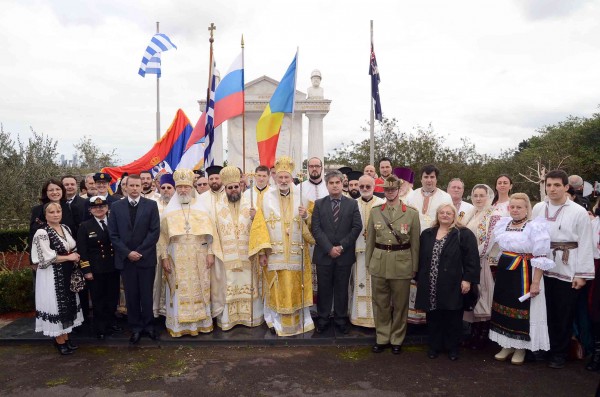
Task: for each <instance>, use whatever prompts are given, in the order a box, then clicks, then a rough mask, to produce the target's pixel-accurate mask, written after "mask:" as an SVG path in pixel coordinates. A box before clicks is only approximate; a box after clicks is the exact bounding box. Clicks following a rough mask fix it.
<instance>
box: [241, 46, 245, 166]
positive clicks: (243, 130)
mask: <svg viewBox="0 0 600 397" xmlns="http://www.w3.org/2000/svg"><path fill="white" fill-rule="evenodd" d="M244 68H245V66H244V35H243V34H242V88H243V89H245V87H244V84H245V83H246V81H245V76H244ZM242 159H243V161H242V172H243V173H244V174H245V173H246V94H245V92H244V99H243V101H242Z"/></svg>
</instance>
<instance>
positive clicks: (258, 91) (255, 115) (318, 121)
mask: <svg viewBox="0 0 600 397" xmlns="http://www.w3.org/2000/svg"><path fill="white" fill-rule="evenodd" d="M311 82H312V86H311V87H309V88H308V90H307V91H308V97H307V95H306V94H305V93H303V92H301V91H299V90H296V106H295V113H294V126H293V129H290V127H291V123H292V117H291V114H286V115H285V117H284V119H283V124H282V126H281V131H280V133H279V142H278V143H277V153H276V156H275V157H276V158H277V157H279V156H282V155H289V156H291V157H292V158H293V159H294V161H295V163H296V164H295V166H296V170H300V169H301V168H302V161H303V160H304V159H305V158H304V156H303V155H302V153H303V150H302V149H303V148H302V143H304V144H305V145H306V144H308V151H307V153H308V157H307V158H311V157H318V158H320V159H321V160H323V158H324V156H325V150H324V144H323V118H324V117H325V115H326V114H327V113H328V112H329V107H330V105H331V100H329V99H324V96H323V88H322V87H320V83H321V72H319V71H318V70H313V72H312V73H311ZM278 84H279V82H278V81H277V80H274V79H272V78H270V77H268V76H262V77H259V78H258V79H255V80H252V81H250V82H248V83H246V85H245V110H246V117H245V125H246V171H249V170H254V168H256V167H257V166H258V165H259V159H258V146H257V144H256V123H257V122H258V119H259V118H260V116H261V115H262V113H263V111H264V109H265V107H266V106H267V104H268V103H269V100H270V99H271V96H272V95H273V92H275V88H277V85H278ZM198 104H199V105H200V111H201V112H202V111H204V109H205V108H206V100H200V101H198ZM303 115H306V117H308V141H307V140H306V139H302V137H303V134H304V133H303V130H302V126H303V123H302V121H303V117H302V116H303ZM226 123H227V156H226V157H227V160H228V164H229V165H234V166H238V167H240V168H242V166H243V157H242V146H243V145H242V142H243V138H242V116H238V117H234V118H232V119H230V120H228V121H227V122H226ZM219 130H221V128H219V129H215V142H214V144H213V150H215V149H216V148H217V147H220V148H223V143H222V142H223V133H222V132H221V131H219ZM290 131H291V135H290ZM290 141H291V145H290ZM290 147H291V153H290ZM214 157H215V164H223V158H224V156H223V149H221V150H220V151H219V152H217V150H215V151H214Z"/></svg>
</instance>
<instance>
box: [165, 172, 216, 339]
mask: <svg viewBox="0 0 600 397" xmlns="http://www.w3.org/2000/svg"><path fill="white" fill-rule="evenodd" d="M173 179H174V180H175V190H176V193H175V195H174V196H173V198H171V200H170V201H169V204H168V205H167V208H165V210H164V212H163V215H162V218H161V222H160V238H159V240H158V247H157V254H158V256H159V257H160V260H161V264H162V267H163V271H164V275H165V278H166V280H167V285H166V312H167V313H166V314H167V316H166V317H167V319H166V323H165V324H166V327H167V331H168V332H169V334H170V335H171V336H172V337H179V336H182V335H198V333H200V332H204V333H207V332H211V331H212V329H213V320H212V318H213V312H214V309H213V308H212V306H214V304H213V302H212V296H211V295H212V294H211V293H212V292H213V291H212V290H211V273H212V271H213V268H214V265H215V261H216V259H217V258H219V259H221V260H222V253H221V247H220V246H219V239H218V238H213V237H214V236H216V231H215V230H214V227H213V223H212V222H211V220H210V217H209V214H208V211H207V209H206V208H205V206H204V204H203V203H202V201H201V200H200V199H199V198H198V197H196V191H195V190H194V188H193V184H194V173H193V172H192V171H191V170H188V169H179V170H177V171H175V173H174V174H173Z"/></svg>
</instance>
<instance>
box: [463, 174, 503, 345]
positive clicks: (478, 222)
mask: <svg viewBox="0 0 600 397" xmlns="http://www.w3.org/2000/svg"><path fill="white" fill-rule="evenodd" d="M493 199H494V191H493V190H492V188H490V187H489V186H488V185H484V184H479V185H475V186H474V187H473V190H471V201H472V202H473V206H474V208H473V209H472V210H470V211H469V212H468V213H467V214H466V215H465V219H464V221H465V224H466V226H467V227H468V228H469V229H470V230H471V231H472V232H473V233H475V237H476V238H477V246H478V248H479V259H480V264H481V274H480V276H479V279H480V284H479V299H478V300H477V304H476V305H475V307H474V308H473V311H468V312H465V314H464V320H465V321H466V322H468V323H471V336H470V337H469V339H468V340H467V342H466V346H468V347H471V348H472V349H482V348H484V347H485V345H486V344H487V341H488V340H489V339H488V334H489V332H490V318H491V316H492V299H493V296H494V279H493V277H492V271H491V269H490V264H489V261H488V254H489V251H490V249H491V248H492V245H491V244H490V242H491V239H492V232H493V230H494V225H495V223H496V222H495V220H494V218H493V217H492V214H493V213H494V208H493V207H492V200H493Z"/></svg>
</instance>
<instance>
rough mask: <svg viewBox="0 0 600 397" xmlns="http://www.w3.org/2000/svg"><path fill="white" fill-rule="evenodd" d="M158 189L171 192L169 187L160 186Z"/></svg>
mask: <svg viewBox="0 0 600 397" xmlns="http://www.w3.org/2000/svg"><path fill="white" fill-rule="evenodd" d="M160 188H161V189H162V190H171V189H173V188H172V187H171V186H161V187H160Z"/></svg>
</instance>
